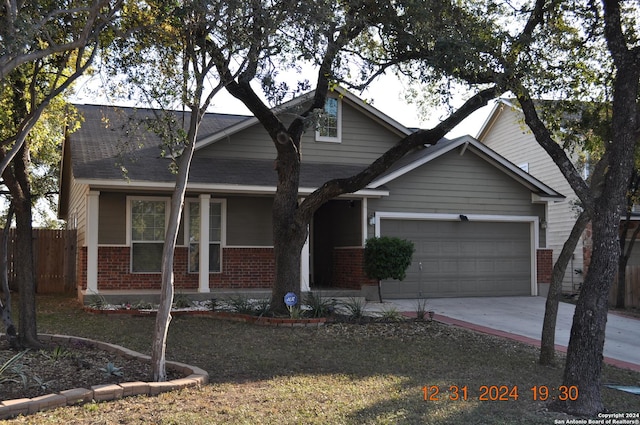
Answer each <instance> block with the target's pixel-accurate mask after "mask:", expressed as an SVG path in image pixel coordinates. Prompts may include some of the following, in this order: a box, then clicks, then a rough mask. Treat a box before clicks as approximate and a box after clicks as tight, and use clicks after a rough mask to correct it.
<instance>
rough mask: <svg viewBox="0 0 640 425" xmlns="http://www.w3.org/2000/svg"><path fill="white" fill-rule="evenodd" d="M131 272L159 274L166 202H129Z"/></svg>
mask: <svg viewBox="0 0 640 425" xmlns="http://www.w3.org/2000/svg"><path fill="white" fill-rule="evenodd" d="M130 205H131V235H130V236H131V271H132V272H134V273H156V272H160V268H161V263H162V248H163V246H164V232H165V223H166V221H167V220H166V218H167V202H166V201H165V200H154V199H132V200H131V204H130Z"/></svg>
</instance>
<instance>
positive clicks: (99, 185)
mask: <svg viewBox="0 0 640 425" xmlns="http://www.w3.org/2000/svg"><path fill="white" fill-rule="evenodd" d="M76 183H78V184H86V185H88V186H89V187H91V188H95V189H96V190H100V189H103V190H104V189H114V190H122V189H130V190H147V191H168V190H173V188H174V187H175V183H173V182H149V181H126V180H98V179H79V180H76ZM187 190H193V191H210V192H224V193H244V194H272V193H275V192H276V187H275V186H258V185H235V184H211V183H188V184H187ZM316 190H317V188H312V187H301V188H299V190H298V193H299V194H300V195H309V194H311V193H313V192H314V191H316ZM341 196H357V197H377V198H381V197H383V196H389V191H388V190H368V189H363V190H359V191H357V192H354V193H349V194H344V195H341Z"/></svg>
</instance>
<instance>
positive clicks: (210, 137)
mask: <svg viewBox="0 0 640 425" xmlns="http://www.w3.org/2000/svg"><path fill="white" fill-rule="evenodd" d="M334 91H335V93H337V94H338V96H340V98H341V99H342V100H343V101H346V102H348V103H349V104H350V105H351V106H352V107H354V108H356V109H357V110H358V111H359V112H360V113H362V114H364V115H366V116H368V117H369V118H370V119H373V120H375V121H377V122H378V123H380V124H382V125H383V126H385V127H386V128H388V129H389V130H391V131H393V132H394V133H396V134H397V135H398V136H408V135H409V134H411V133H412V130H411V129H409V128H407V127H405V126H404V125H402V124H400V123H399V122H398V121H396V120H394V119H393V118H391V117H389V116H388V115H386V114H384V113H383V112H381V111H379V110H378V109H376V108H374V107H373V106H372V105H370V104H369V103H367V102H365V101H364V100H363V99H360V98H359V97H358V96H356V95H355V94H353V93H351V92H350V91H348V90H346V89H345V88H343V87H339V86H338V87H336V88H335V89H334ZM314 95H315V91H311V92H308V93H305V94H303V95H301V96H298V97H296V98H295V99H292V100H290V101H288V102H285V103H283V104H282V105H279V106H277V107H275V108H273V109H272V111H273V112H274V113H275V114H276V115H282V114H286V113H288V112H289V111H291V110H292V109H295V108H298V107H301V106H303V105H304V104H305V103H306V102H310V101H311V100H312V99H313V96H314ZM259 124H260V123H259V121H258V119H257V118H256V117H248V119H247V120H245V121H242V122H238V123H236V124H234V125H232V126H229V127H226V128H223V129H220V130H219V131H218V132H211V133H208V134H206V135H204V134H203V135H202V136H201V137H199V138H198V143H197V146H196V149H197V150H198V149H203V148H205V147H206V146H209V145H210V144H212V143H215V142H217V141H219V140H222V139H224V138H227V137H229V136H231V135H233V134H236V133H238V132H240V131H242V130H245V129H247V128H249V127H251V126H254V125H259ZM201 134H202V132H201Z"/></svg>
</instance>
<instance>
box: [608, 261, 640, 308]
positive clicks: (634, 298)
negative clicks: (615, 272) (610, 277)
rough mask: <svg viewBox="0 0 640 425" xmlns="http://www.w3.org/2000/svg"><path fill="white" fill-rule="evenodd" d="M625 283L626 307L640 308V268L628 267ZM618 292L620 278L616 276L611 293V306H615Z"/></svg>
mask: <svg viewBox="0 0 640 425" xmlns="http://www.w3.org/2000/svg"><path fill="white" fill-rule="evenodd" d="M625 282H626V283H625V289H626V294H625V299H624V304H625V306H626V307H635V308H640V266H627V270H626V279H625ZM617 290H618V277H617V276H616V280H614V281H613V285H611V291H610V292H609V305H615V303H616V291H617Z"/></svg>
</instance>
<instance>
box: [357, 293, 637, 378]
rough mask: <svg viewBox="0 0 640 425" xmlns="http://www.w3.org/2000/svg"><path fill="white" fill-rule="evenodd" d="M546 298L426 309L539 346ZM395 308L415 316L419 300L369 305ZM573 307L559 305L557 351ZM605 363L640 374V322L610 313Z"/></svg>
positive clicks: (449, 303) (455, 301)
mask: <svg viewBox="0 0 640 425" xmlns="http://www.w3.org/2000/svg"><path fill="white" fill-rule="evenodd" d="M544 305H545V298H543V297H487V298H433V299H428V300H427V301H426V309H427V310H431V311H434V312H435V317H434V319H435V320H438V321H441V322H443V323H449V324H454V325H457V326H462V327H465V328H469V329H473V330H477V331H480V332H485V333H488V334H492V335H499V336H504V337H507V338H512V339H515V340H518V341H522V342H526V343H530V344H533V345H537V346H540V337H541V334H542V321H543V318H544ZM390 308H396V309H397V310H398V311H400V312H405V313H414V314H415V311H416V310H417V300H388V301H386V302H385V303H383V304H380V303H373V302H369V303H368V304H367V307H366V309H367V310H369V311H383V310H385V309H390ZM573 311H574V306H573V305H572V304H568V303H562V302H561V303H560V305H559V308H558V320H557V323H556V349H557V350H559V351H565V352H566V347H567V345H568V344H569V334H570V331H571V323H572V321H573ZM604 356H605V361H606V362H607V363H609V364H613V365H616V366H619V367H623V368H627V369H633V370H636V371H640V320H638V319H634V318H630V317H626V316H621V315H618V314H615V313H609V317H608V320H607V330H606V335H605V346H604Z"/></svg>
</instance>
